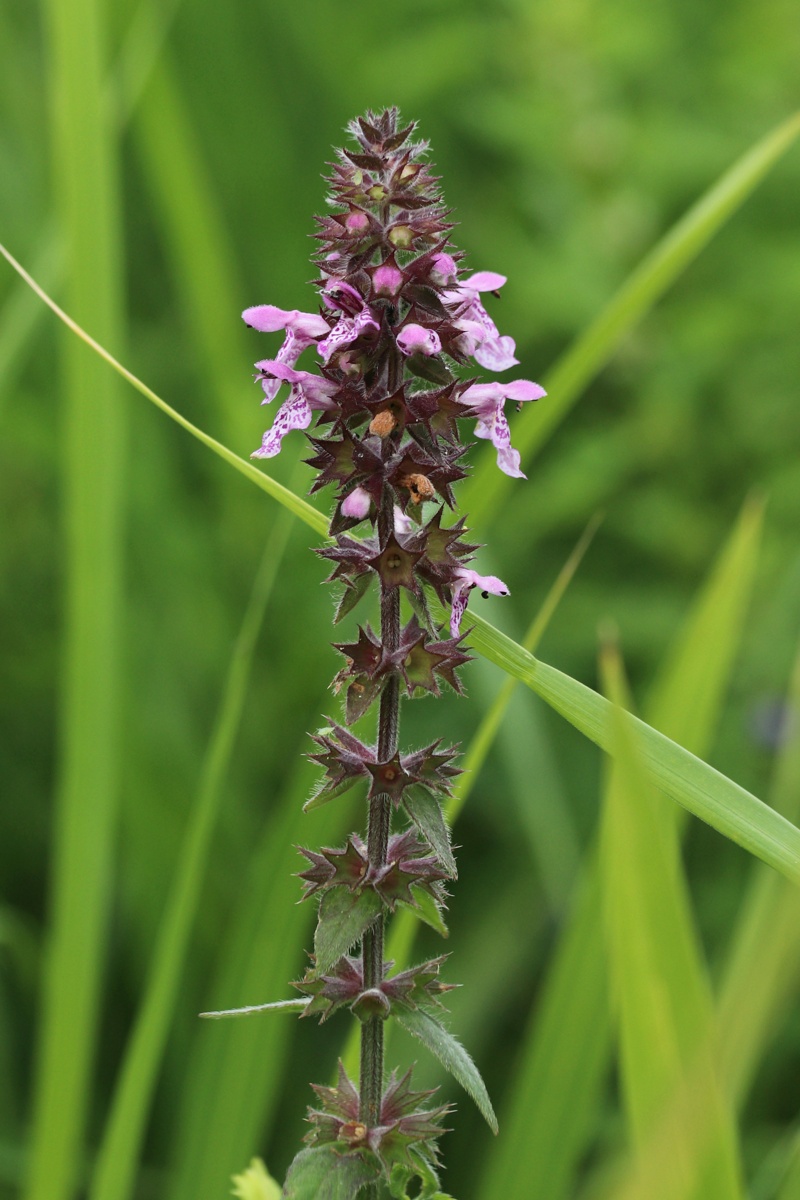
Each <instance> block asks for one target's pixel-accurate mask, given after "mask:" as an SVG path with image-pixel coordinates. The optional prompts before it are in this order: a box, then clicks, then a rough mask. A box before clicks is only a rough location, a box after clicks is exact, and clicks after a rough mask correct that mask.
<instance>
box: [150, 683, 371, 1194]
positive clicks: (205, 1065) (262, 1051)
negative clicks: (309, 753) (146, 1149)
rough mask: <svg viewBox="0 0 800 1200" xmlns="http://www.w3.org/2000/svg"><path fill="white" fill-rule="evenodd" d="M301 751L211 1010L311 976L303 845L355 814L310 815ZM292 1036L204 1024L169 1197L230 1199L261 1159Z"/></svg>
mask: <svg viewBox="0 0 800 1200" xmlns="http://www.w3.org/2000/svg"><path fill="white" fill-rule="evenodd" d="M321 704H322V700H320V705H318V706H317V710H318V709H319V707H320V706H321ZM290 749H291V748H287V750H289V751H290ZM299 751H300V747H299V746H298V753H297V755H296V756H295V761H296V767H295V778H294V779H293V780H292V781H291V783H290V786H289V787H287V789H286V791H285V793H284V794H283V795H279V796H276V797H275V798H274V800H273V802H272V804H271V805H270V810H271V811H270V820H269V821H268V824H267V826H266V828H265V830H264V834H263V837H262V839H261V842H260V844H259V845H258V846H257V847H255V848H254V851H253V856H252V860H251V862H250V864H249V866H248V869H247V870H246V872H245V873H244V877H243V879H242V881H241V888H240V889H239V901H238V904H237V905H236V906H235V907H234V909H233V911H232V912H231V914H230V919H229V921H228V924H227V933H226V937H225V938H224V940H223V942H222V944H221V945H220V954H219V961H218V963H217V965H216V969H215V972H214V976H215V977H214V978H211V979H209V981H208V990H207V995H208V1001H207V1002H206V1003H205V1005H204V1007H206V1008H214V1009H225V1008H231V1007H233V1006H234V1005H238V1004H240V1003H241V1002H242V1001H243V1000H248V999H252V998H254V997H258V996H269V995H274V994H275V993H274V989H275V987H276V985H277V986H281V987H283V986H284V984H285V981H286V980H287V979H296V978H297V977H298V975H299V974H301V973H302V971H303V965H304V963H303V960H304V958H305V955H304V952H303V946H305V945H309V944H310V942H311V936H312V932H313V921H314V918H315V916H316V913H315V911H314V906H313V905H312V904H297V903H295V901H296V900H297V898H298V895H299V887H298V884H297V881H296V880H293V879H292V878H291V875H292V872H293V871H296V870H297V851H296V849H295V847H296V846H297V844H298V843H299V842H301V841H303V840H305V839H307V838H309V837H313V841H314V842H315V843H316V844H318V845H334V846H335V845H337V844H338V843H339V841H340V840H341V839H342V838H343V837H344V835H345V833H346V831H347V829H348V828H350V827H351V826H352V823H353V820H354V813H353V812H352V810H351V809H350V807H349V805H348V803H347V801H344V802H342V803H341V804H332V805H329V806H327V807H326V808H323V809H321V810H320V811H319V812H316V813H314V814H312V816H310V817H309V816H306V815H304V814H303V812H302V807H301V806H302V800H303V798H304V797H305V796H306V795H307V794H308V786H309V776H310V774H311V767H310V765H309V764H308V763H307V762H305V761H304V760H302V758H301V756H300V753H299ZM289 757H290V759H291V758H292V755H291V753H289ZM309 825H311V826H313V829H310V828H309ZM293 1030H294V1022H293V1021H292V1022H291V1023H287V1022H285V1021H283V1020H281V1019H280V1018H276V1019H273V1020H264V1021H259V1020H252V1021H197V1022H196V1023H195V1027H194V1031H193V1033H192V1034H191V1040H190V1041H189V1042H188V1044H187V1050H186V1073H185V1078H184V1086H183V1087H182V1088H181V1091H180V1095H179V1097H178V1098H177V1102H178V1104H179V1112H178V1113H177V1114H176V1119H175V1128H176V1137H175V1139H174V1142H173V1145H172V1147H171V1152H172V1162H171V1164H170V1180H171V1182H170V1200H197V1198H198V1197H199V1196H206V1195H209V1196H225V1195H226V1194H227V1189H228V1180H229V1179H230V1177H231V1175H232V1174H233V1173H234V1172H235V1171H237V1170H239V1169H240V1167H241V1164H242V1163H243V1162H246V1161H247V1159H248V1157H249V1155H250V1154H252V1151H253V1147H254V1146H256V1145H257V1144H258V1140H259V1137H260V1136H262V1134H263V1131H264V1130H265V1129H268V1128H270V1125H271V1122H272V1121H273V1120H274V1117H275V1113H276V1111H277V1109H278V1108H279V1106H280V1104H281V1103H282V1098H283V1094H284V1079H285V1071H286V1064H287V1059H288V1057H289V1055H290V1053H291V1046H292V1037H291V1034H292V1032H293Z"/></svg>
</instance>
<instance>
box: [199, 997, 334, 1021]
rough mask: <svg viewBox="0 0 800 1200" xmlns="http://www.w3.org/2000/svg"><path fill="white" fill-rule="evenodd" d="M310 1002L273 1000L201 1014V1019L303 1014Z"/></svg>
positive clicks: (304, 1000) (303, 1000)
mask: <svg viewBox="0 0 800 1200" xmlns="http://www.w3.org/2000/svg"><path fill="white" fill-rule="evenodd" d="M309 1003H310V1001H309V1000H308V998H305V999H301V998H299V997H298V999H297V1000H274V1001H273V1002H272V1003H271V1004H249V1005H247V1007H246V1008H220V1009H217V1010H216V1011H215V1012H201V1013H200V1016H201V1017H209V1018H211V1019H212V1020H220V1019H221V1018H222V1017H250V1016H252V1015H253V1014H254V1013H263V1012H304V1011H305V1009H306V1007H307V1006H308V1004H309Z"/></svg>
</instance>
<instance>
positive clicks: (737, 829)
mask: <svg viewBox="0 0 800 1200" xmlns="http://www.w3.org/2000/svg"><path fill="white" fill-rule="evenodd" d="M470 619H471V620H472V621H473V630H472V633H471V635H470V637H471V640H472V641H473V643H474V644H475V646H476V648H477V649H478V650H480V652H481V653H482V654H484V655H485V656H486V657H487V658H488V659H490V660H491V661H492V662H494V663H497V665H498V666H499V667H502V669H503V670H504V671H508V673H509V674H510V675H514V676H516V678H517V679H519V680H521V681H522V682H523V683H524V684H525V685H526V686H527V687H529V688H531V690H532V691H534V692H536V694H537V695H538V696H541V697H542V699H543V700H545V701H546V702H547V703H548V704H549V705H550V707H551V708H554V709H555V711H556V712H558V713H560V714H561V716H563V717H564V718H565V719H566V720H567V721H569V722H570V724H571V725H574V726H575V728H576V729H579V730H580V731H581V733H583V734H585V735H586V737H588V738H589V739H590V740H591V741H593V742H595V743H596V744H597V745H598V746H600V747H601V748H602V749H603V750H605V751H607V752H608V753H613V745H612V740H611V738H610V736H609V729H610V726H609V710H610V706H609V703H608V701H607V700H605V699H604V698H603V697H602V696H599V695H598V694H597V693H596V692H593V691H592V689H591V688H588V687H586V685H585V684H583V683H579V682H578V680H577V679H572V678H571V676H569V675H565V674H564V673H563V672H562V671H557V670H556V668H555V667H551V666H548V664H547V663H543V662H541V661H540V660H539V659H536V658H534V657H533V655H532V654H528V653H527V651H525V650H523V648H522V647H521V646H519V645H517V643H516V642H513V641H512V640H511V638H509V637H506V635H505V634H503V633H501V632H500V631H499V630H498V629H495V628H494V627H493V626H492V625H490V624H489V623H488V622H487V621H484V620H483V619H482V618H481V617H479V616H478V615H477V614H473V615H472V616H471V618H470ZM626 720H627V721H628V723H629V724H630V727H631V730H632V736H633V737H634V738H635V741H636V745H637V746H638V752H639V754H640V755H641V757H642V761H643V764H644V768H645V771H646V772H647V775H648V777H649V779H650V780H651V781H652V782H653V783H654V784H655V786H656V787H657V788H660V790H661V791H663V792H665V793H666V794H667V795H668V796H669V797H670V798H671V799H673V800H675V801H677V803H678V804H681V805H683V807H684V808H686V809H688V810H689V812H691V813H694V815H695V816H696V817H699V818H700V819H701V820H702V821H705V822H706V823H707V824H708V825H711V826H712V827H713V828H714V829H716V830H718V831H719V832H720V833H722V834H724V836H725V837H727V838H730V840H731V841H733V842H736V843H737V844H738V845H740V846H742V847H743V848H744V849H745V850H748V851H749V852H750V853H751V854H755V855H756V856H757V857H758V858H761V859H762V860H763V861H764V862H766V863H769V865H770V866H772V867H775V868H776V870H778V871H780V872H782V873H783V874H784V875H786V877H787V878H788V879H792V880H794V881H795V882H800V829H797V828H796V827H795V826H794V825H792V824H791V822H789V821H787V820H786V819H785V818H784V817H782V816H781V815H780V814H779V813H776V812H775V811H774V810H773V809H771V808H769V807H768V806H767V805H766V804H764V803H763V802H762V801H761V800H759V799H757V797H756V796H753V795H752V794H751V793H750V792H748V791H746V790H745V789H744V788H743V787H740V786H739V784H737V783H734V782H733V780H732V779H728V778H727V776H725V775H722V774H721V773H720V772H719V771H715V770H714V768H713V767H710V766H709V765H708V763H705V762H703V761H702V760H701V759H699V758H695V756H694V755H693V754H690V753H689V751H688V750H684V749H683V747H682V746H678V745H677V744H676V743H675V742H672V741H670V739H669V738H667V737H664V735H663V734H661V733H659V732H658V731H657V730H655V729H653V728H652V727H651V726H650V725H647V724H645V722H644V721H641V720H639V719H638V718H636V717H633V716H631V715H630V714H628V715H627V716H626Z"/></svg>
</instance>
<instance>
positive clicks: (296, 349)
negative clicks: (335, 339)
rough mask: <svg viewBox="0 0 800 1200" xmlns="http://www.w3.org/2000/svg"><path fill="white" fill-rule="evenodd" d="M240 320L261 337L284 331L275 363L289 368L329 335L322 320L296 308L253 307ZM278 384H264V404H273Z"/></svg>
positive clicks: (259, 305) (327, 327)
mask: <svg viewBox="0 0 800 1200" xmlns="http://www.w3.org/2000/svg"><path fill="white" fill-rule="evenodd" d="M242 320H243V321H245V322H246V324H248V325H250V326H252V328H253V329H260V330H261V332H262V333H274V332H275V331H276V330H278V329H285V330H286V337H285V339H284V342H283V345H282V346H281V348H280V350H279V351H278V354H277V357H276V360H275V361H276V362H279V363H285V364H286V365H287V366H288V367H293V366H294V365H295V363H296V362H297V360H298V358H299V357H300V355H301V354H302V353H303V351H304V350H305V349H306V347H307V346H310V345H311V344H312V342H315V341H316V340H317V339H318V338H321V337H322V336H323V335H324V334H326V333H330V326H329V325H328V322H327V321H326V320H325V318H324V317H320V316H319V315H318V314H316V313H305V312H298V310H297V309H296V308H293V309H291V310H290V311H287V310H286V309H283V308H276V306H275V305H274V304H257V305H256V306H255V307H254V308H246V309H245V310H244V312H243V313H242ZM279 387H280V383H279V382H277V381H275V380H270V381H269V384H267V383H266V382H265V383H264V392H265V395H266V397H267V400H274V399H275V397H276V395H277V394H278V388H279Z"/></svg>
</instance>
